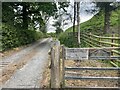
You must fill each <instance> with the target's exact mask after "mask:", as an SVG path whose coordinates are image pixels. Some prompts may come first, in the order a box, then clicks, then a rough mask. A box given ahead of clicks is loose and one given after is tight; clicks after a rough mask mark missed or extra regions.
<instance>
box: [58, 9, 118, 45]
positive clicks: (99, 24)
mask: <svg viewBox="0 0 120 90" xmlns="http://www.w3.org/2000/svg"><path fill="white" fill-rule="evenodd" d="M119 13H120V9H117V10H115V11H112V13H111V19H110V28H113V30H112V29H111V32H113V31H114V32H116V33H115V34H116V36H119V35H117V34H118V21H119V16H120V15H119ZM75 28H76V27H75ZM103 28H104V15H103V12H99V13H98V14H96V15H95V16H94V17H93V18H91V19H90V20H88V21H87V22H84V23H81V24H80V31H81V32H88V33H90V32H91V33H93V34H96V35H103ZM72 32H73V27H70V28H69V29H67V30H66V31H65V32H63V33H61V35H60V36H59V40H60V41H61V43H62V44H64V45H65V46H67V47H77V42H76V41H75V40H74V39H73V36H71V35H68V33H72ZM75 32H77V31H75ZM104 36H109V35H107V34H106V35H104ZM73 43H74V45H73ZM81 47H88V45H86V44H85V43H83V41H82V40H81Z"/></svg>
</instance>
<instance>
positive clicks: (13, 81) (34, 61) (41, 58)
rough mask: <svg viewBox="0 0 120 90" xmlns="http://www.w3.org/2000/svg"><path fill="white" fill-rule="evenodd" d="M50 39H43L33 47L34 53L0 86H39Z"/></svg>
mask: <svg viewBox="0 0 120 90" xmlns="http://www.w3.org/2000/svg"><path fill="white" fill-rule="evenodd" d="M51 41H52V39H44V40H43V41H42V42H41V43H39V44H38V45H37V46H36V48H34V50H35V51H36V52H35V55H33V56H32V57H30V60H29V62H28V63H27V64H25V65H24V66H23V67H22V68H21V69H18V70H17V71H16V72H15V73H14V74H13V75H12V76H11V78H10V79H9V80H8V81H6V83H5V84H4V85H3V86H2V87H3V88H39V87H40V83H39V82H40V80H41V79H42V73H43V71H44V67H45V65H46V63H47V60H48V51H49V50H50V48H51V46H50V45H51V44H52V43H51ZM33 54H34V53H33Z"/></svg>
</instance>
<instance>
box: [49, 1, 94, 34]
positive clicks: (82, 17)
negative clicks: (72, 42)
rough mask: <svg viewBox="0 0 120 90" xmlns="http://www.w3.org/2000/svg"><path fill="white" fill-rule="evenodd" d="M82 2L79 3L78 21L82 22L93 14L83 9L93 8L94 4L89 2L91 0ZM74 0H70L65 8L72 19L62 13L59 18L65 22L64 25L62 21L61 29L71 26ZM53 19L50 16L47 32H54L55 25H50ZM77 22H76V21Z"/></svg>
mask: <svg viewBox="0 0 120 90" xmlns="http://www.w3.org/2000/svg"><path fill="white" fill-rule="evenodd" d="M82 1H83V2H81V3H80V23H83V22H85V21H87V20H89V19H91V18H92V17H93V16H94V14H91V13H87V12H86V11H85V10H89V9H94V8H95V4H94V3H91V2H88V1H90V0H82ZM73 6H74V2H73V0H70V5H69V7H68V8H66V10H67V13H70V14H71V16H72V21H71V19H70V18H69V16H68V15H63V16H62V17H61V18H62V20H64V23H67V24H65V25H64V23H62V24H63V25H62V27H61V28H62V29H63V30H64V31H65V30H66V29H68V28H69V27H71V26H72V25H73V17H74V15H73V14H74V8H73ZM61 13H62V10H61ZM54 21H55V20H54V19H53V17H50V19H49V21H48V24H47V31H48V33H50V32H55V29H56V28H55V27H53V26H52V24H54ZM76 24H77V22H76Z"/></svg>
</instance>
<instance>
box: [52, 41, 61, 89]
mask: <svg viewBox="0 0 120 90" xmlns="http://www.w3.org/2000/svg"><path fill="white" fill-rule="evenodd" d="M59 48H60V42H59V41H55V45H54V46H53V47H52V48H51V82H50V83H51V88H60V73H59V72H60V71H59V70H60V66H59V61H60V49H59Z"/></svg>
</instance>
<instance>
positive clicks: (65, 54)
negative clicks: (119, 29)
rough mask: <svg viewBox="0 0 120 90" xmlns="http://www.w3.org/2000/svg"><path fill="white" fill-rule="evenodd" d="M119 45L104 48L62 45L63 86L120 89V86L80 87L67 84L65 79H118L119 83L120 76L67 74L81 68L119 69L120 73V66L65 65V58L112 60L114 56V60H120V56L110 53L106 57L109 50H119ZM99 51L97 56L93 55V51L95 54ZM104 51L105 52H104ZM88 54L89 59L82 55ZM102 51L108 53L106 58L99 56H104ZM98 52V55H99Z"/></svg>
mask: <svg viewBox="0 0 120 90" xmlns="http://www.w3.org/2000/svg"><path fill="white" fill-rule="evenodd" d="M118 49H120V48H119V47H103V48H65V47H64V46H62V88H80V89H101V90H102V89H113V90H114V89H120V87H119V86H118V87H79V86H66V85H65V80H117V81H118V83H120V77H119V75H118V77H90V76H71V75H69V76H67V75H66V73H65V72H66V71H80V70H100V71H102V70H116V71H118V74H120V73H119V72H120V67H66V66H65V60H71V59H72V60H89V59H91V60H92V59H94V60H105V59H107V60H111V59H112V58H111V57H114V60H120V56H114V55H112V56H111V54H109V55H110V56H107V57H105V55H107V53H108V52H107V51H109V52H111V51H112V50H118ZM91 50H92V51H91ZM93 50H94V51H97V54H98V56H97V58H93V57H91V56H92V55H91V54H90V53H91V52H92V53H93V54H94V53H95V52H93ZM102 51H103V52H102ZM82 53H83V54H86V53H87V54H88V55H87V59H86V57H85V56H84V57H82V55H81V54H82ZM100 53H106V54H105V55H104V57H105V58H102V59H101V58H99V57H102V56H101V55H100ZM97 54H96V55H97Z"/></svg>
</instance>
